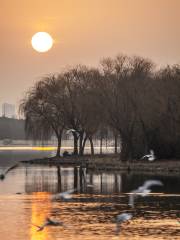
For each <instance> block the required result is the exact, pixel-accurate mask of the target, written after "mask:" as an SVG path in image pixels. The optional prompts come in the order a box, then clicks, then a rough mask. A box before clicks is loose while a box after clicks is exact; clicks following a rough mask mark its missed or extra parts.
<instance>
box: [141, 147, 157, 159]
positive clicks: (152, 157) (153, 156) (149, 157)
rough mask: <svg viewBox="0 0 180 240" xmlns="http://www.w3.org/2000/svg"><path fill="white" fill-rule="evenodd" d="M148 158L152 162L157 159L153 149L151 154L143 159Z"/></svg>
mask: <svg viewBox="0 0 180 240" xmlns="http://www.w3.org/2000/svg"><path fill="white" fill-rule="evenodd" d="M144 158H147V159H148V160H149V161H150V162H151V161H154V160H155V159H156V157H155V154H154V151H153V150H152V149H151V150H150V154H147V155H144V156H143V157H142V158H141V159H144Z"/></svg>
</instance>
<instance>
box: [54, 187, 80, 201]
mask: <svg viewBox="0 0 180 240" xmlns="http://www.w3.org/2000/svg"><path fill="white" fill-rule="evenodd" d="M75 191H76V189H71V190H68V191H66V192H61V193H57V194H55V195H54V196H52V200H58V199H63V200H69V199H71V198H72V193H74V192H75Z"/></svg>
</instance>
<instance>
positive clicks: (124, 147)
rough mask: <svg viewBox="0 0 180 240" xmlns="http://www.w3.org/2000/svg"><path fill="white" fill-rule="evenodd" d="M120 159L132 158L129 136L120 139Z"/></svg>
mask: <svg viewBox="0 0 180 240" xmlns="http://www.w3.org/2000/svg"><path fill="white" fill-rule="evenodd" d="M120 160H121V161H127V160H132V145H131V141H130V139H129V138H123V139H122V141H121V152H120Z"/></svg>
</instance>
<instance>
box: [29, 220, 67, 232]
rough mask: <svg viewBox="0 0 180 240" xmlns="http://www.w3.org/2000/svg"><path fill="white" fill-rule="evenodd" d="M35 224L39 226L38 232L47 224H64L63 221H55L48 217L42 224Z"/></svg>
mask: <svg viewBox="0 0 180 240" xmlns="http://www.w3.org/2000/svg"><path fill="white" fill-rule="evenodd" d="M33 225H34V226H35V227H37V228H38V230H37V232H39V231H42V230H44V228H45V227H47V226H64V224H63V222H59V221H55V220H52V219H50V218H48V217H47V218H46V221H45V222H44V223H43V224H42V225H41V226H38V225H36V224H33Z"/></svg>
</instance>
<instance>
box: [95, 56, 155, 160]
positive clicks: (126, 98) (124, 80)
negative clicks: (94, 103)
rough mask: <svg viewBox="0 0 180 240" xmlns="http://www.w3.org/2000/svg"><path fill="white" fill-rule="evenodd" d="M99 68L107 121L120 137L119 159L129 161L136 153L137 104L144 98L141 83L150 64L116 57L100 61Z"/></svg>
mask: <svg viewBox="0 0 180 240" xmlns="http://www.w3.org/2000/svg"><path fill="white" fill-rule="evenodd" d="M101 66H102V73H103V79H102V81H101V82H100V85H99V87H100V95H101V98H102V102H103V104H104V106H105V108H106V111H107V121H108V124H109V125H110V126H111V128H112V129H114V130H115V131H116V132H118V133H119V135H120V138H121V152H120V159H121V160H128V159H129V160H130V159H133V158H134V156H135V154H136V153H137V149H136V148H135V143H136V142H135V141H134V136H135V134H134V133H135V132H136V128H137V126H138V125H140V116H141V115H140V104H139V103H140V100H141V101H143V96H144V94H143V87H144V82H143V81H144V80H145V79H147V78H148V77H149V75H150V73H151V68H152V63H151V61H149V60H147V59H144V58H140V57H128V56H125V55H118V56H117V57H116V58H115V59H111V58H106V59H103V60H102V62H101ZM140 95H141V96H142V98H140ZM143 135H144V134H143ZM141 137H142V136H141ZM141 137H139V138H138V141H139V139H141Z"/></svg>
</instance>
